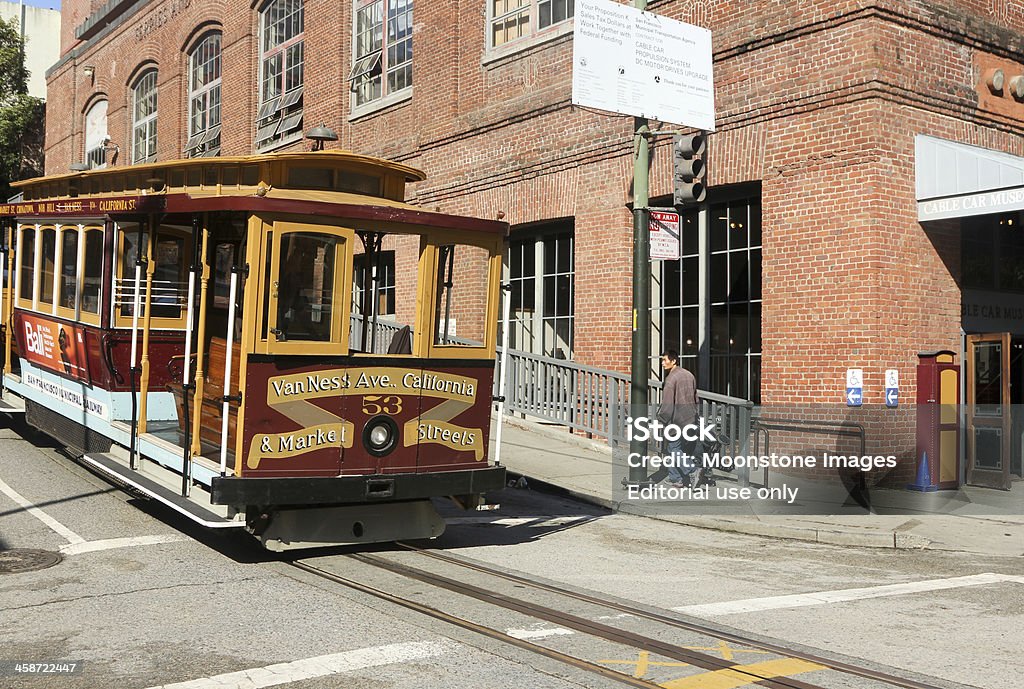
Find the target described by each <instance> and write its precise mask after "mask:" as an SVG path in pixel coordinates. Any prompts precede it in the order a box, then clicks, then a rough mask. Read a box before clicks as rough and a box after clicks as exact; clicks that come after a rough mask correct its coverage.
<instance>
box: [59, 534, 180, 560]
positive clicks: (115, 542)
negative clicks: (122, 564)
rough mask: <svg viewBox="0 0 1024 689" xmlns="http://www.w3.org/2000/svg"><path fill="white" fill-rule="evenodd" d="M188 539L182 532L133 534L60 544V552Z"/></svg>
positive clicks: (76, 553) (88, 550) (70, 552)
mask: <svg viewBox="0 0 1024 689" xmlns="http://www.w3.org/2000/svg"><path fill="white" fill-rule="evenodd" d="M187 540H189V538H188V536H185V535H183V534H167V535H164V536H134V537H130V538H105V539H103V540H100V541H85V542H83V543H69V544H68V545H62V546H61V547H60V552H61V553H63V554H64V555H81V554H82V553H94V552H96V551H97V550H114V549H115V548H134V547H136V546H140V545H156V544H158V543H177V542H179V541H187Z"/></svg>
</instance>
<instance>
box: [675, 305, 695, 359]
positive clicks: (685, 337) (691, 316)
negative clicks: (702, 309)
mask: <svg viewBox="0 0 1024 689" xmlns="http://www.w3.org/2000/svg"><path fill="white" fill-rule="evenodd" d="M699 322H700V313H699V311H698V309H697V308H696V307H692V308H686V309H683V333H682V346H681V347H680V348H679V353H680V354H687V355H695V354H697V352H698V350H699V349H700V332H699V330H698V328H699Z"/></svg>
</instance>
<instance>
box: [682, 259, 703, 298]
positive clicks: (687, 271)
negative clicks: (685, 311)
mask: <svg viewBox="0 0 1024 689" xmlns="http://www.w3.org/2000/svg"><path fill="white" fill-rule="evenodd" d="M680 263H681V264H682V266H683V303H684V304H686V305H687V306H695V305H697V304H699V303H700V259H699V258H697V257H694V258H684V259H683V260H682V261H680Z"/></svg>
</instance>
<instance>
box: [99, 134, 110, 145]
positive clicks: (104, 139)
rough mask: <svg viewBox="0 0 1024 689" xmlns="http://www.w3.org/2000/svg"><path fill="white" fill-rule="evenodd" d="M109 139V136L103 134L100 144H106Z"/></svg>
mask: <svg viewBox="0 0 1024 689" xmlns="http://www.w3.org/2000/svg"><path fill="white" fill-rule="evenodd" d="M110 141H111V139H110V137H109V136H104V137H103V141H102V142H101V143H102V144H103V145H104V146H106V145H107V144H109V143H110Z"/></svg>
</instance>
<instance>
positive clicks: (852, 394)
mask: <svg viewBox="0 0 1024 689" xmlns="http://www.w3.org/2000/svg"><path fill="white" fill-rule="evenodd" d="M863 390H864V388H846V406H847V407H859V406H860V404H861V402H862V401H863V400H864V394H863V392H862V391H863Z"/></svg>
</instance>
